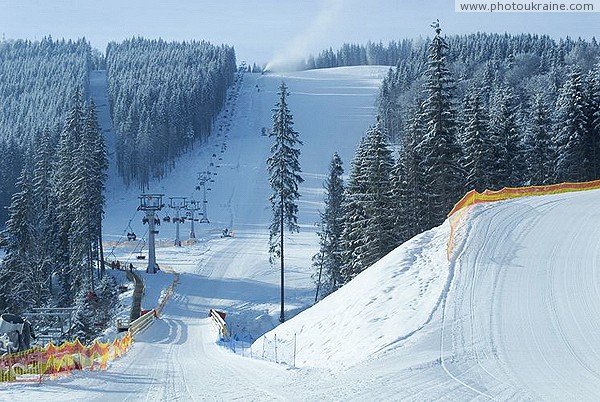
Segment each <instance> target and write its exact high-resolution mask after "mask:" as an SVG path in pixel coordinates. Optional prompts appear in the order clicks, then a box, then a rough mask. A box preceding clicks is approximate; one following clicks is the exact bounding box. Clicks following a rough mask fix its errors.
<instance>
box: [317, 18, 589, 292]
mask: <svg viewBox="0 0 600 402" xmlns="http://www.w3.org/2000/svg"><path fill="white" fill-rule="evenodd" d="M433 26H434V29H435V36H434V37H433V39H431V40H428V41H427V42H426V43H425V44H423V46H422V47H415V48H414V49H413V52H412V54H411V56H410V57H408V58H406V59H404V60H401V62H400V63H399V64H398V67H397V68H396V69H395V70H392V69H390V71H389V74H388V75H387V77H386V78H385V80H384V82H383V84H382V87H381V92H380V98H379V102H378V106H379V116H380V117H379V121H378V123H377V124H376V125H375V126H374V127H372V128H371V129H370V130H369V131H368V132H367V134H366V135H365V137H364V138H363V139H362V141H361V143H360V145H359V147H358V149H357V151H356V154H355V157H354V159H353V161H352V165H351V171H350V177H349V180H348V183H347V184H346V186H345V189H344V192H343V194H344V201H343V207H341V208H339V207H332V202H331V199H330V197H331V196H332V193H331V192H330V189H329V187H330V183H331V181H332V180H333V178H334V177H337V176H336V173H334V172H335V171H336V170H334V169H333V165H332V170H331V171H330V177H329V178H328V181H327V182H326V188H327V190H326V198H325V200H326V203H325V212H324V213H323V214H322V221H321V223H320V232H319V238H320V246H321V247H320V250H319V253H318V254H316V255H315V256H314V258H313V262H314V264H313V265H314V266H315V268H316V273H315V278H318V279H317V286H319V287H320V288H321V290H320V297H323V296H325V295H327V294H328V293H330V292H331V291H334V290H335V289H336V288H338V287H339V286H341V285H343V284H344V283H346V282H348V281H350V280H351V279H352V278H354V277H355V276H356V275H358V274H359V273H360V272H362V271H363V270H364V269H366V268H367V267H368V266H370V265H372V264H373V263H374V262H376V261H377V260H379V259H380V258H381V257H383V256H384V255H385V254H386V253H387V252H389V251H390V250H392V249H393V248H394V247H396V246H398V245H399V244H401V243H402V242H404V241H406V240H408V239H409V238H411V237H412V236H414V235H416V234H418V233H420V232H422V231H424V230H427V229H430V228H432V227H434V226H436V225H439V224H440V223H442V222H443V220H444V219H445V218H446V216H447V214H448V212H449V211H450V210H451V208H452V207H453V205H454V203H455V202H457V201H458V200H459V198H460V197H461V196H462V195H463V194H464V193H465V192H466V191H468V190H470V189H473V188H474V189H476V190H478V191H483V190H484V189H486V188H489V189H500V188H502V187H505V186H522V185H536V184H549V183H554V182H560V181H583V180H593V179H598V178H600V172H599V171H598V169H599V167H600V166H599V165H600V125H599V123H600V112H599V111H598V110H600V109H599V106H600V103H599V102H600V63H597V64H595V65H594V63H593V62H592V61H593V60H598V59H597V58H598V55H600V49H599V47H598V45H597V43H596V42H595V41H594V40H592V41H591V42H585V41H582V40H577V41H573V40H571V39H565V40H560V41H558V42H554V41H552V40H550V39H549V38H547V37H537V36H534V35H517V36H510V35H484V34H477V35H469V36H464V37H451V38H445V37H443V36H442V35H441V29H440V27H439V24H437V23H434V25H433ZM392 148H395V149H398V150H399V153H398V155H397V157H396V158H394V157H393V156H392V151H391V149H392ZM337 172H338V173H337V174H339V169H338V170H337ZM338 187H339V185H338ZM337 191H338V193H339V190H337ZM334 227H342V229H341V231H342V234H341V237H340V238H341V241H340V242H337V241H332V240H331V239H332V237H331V235H330V230H331V228H334ZM338 256H341V258H339V259H338ZM333 278H335V279H333Z"/></svg>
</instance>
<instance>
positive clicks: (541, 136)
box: [525, 94, 555, 185]
mask: <svg viewBox="0 0 600 402" xmlns="http://www.w3.org/2000/svg"><path fill="white" fill-rule="evenodd" d="M531 110H532V112H533V115H532V116H531V122H530V124H529V127H528V135H527V137H526V141H525V149H526V155H527V165H528V166H529V170H528V178H529V180H530V183H529V184H533V185H542V184H550V183H552V182H553V181H554V176H555V173H554V161H555V153H554V144H553V143H552V133H553V132H552V120H551V119H550V112H549V110H550V107H549V105H548V103H547V101H546V100H545V97H544V95H543V94H538V95H537V96H535V97H534V99H533V104H532V105H531Z"/></svg>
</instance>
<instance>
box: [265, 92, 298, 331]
mask: <svg viewBox="0 0 600 402" xmlns="http://www.w3.org/2000/svg"><path fill="white" fill-rule="evenodd" d="M278 95H279V102H277V104H276V105H275V108H274V109H273V129H272V131H271V133H270V134H269V137H271V138H273V145H272V146H271V156H269V158H268V159H267V171H268V172H269V183H270V184H271V188H272V189H273V194H272V195H271V197H270V198H269V200H270V201H271V206H272V209H273V223H271V226H270V232H269V253H270V255H271V257H270V260H271V261H273V260H274V259H275V258H279V259H280V263H281V314H280V316H279V320H280V321H281V322H283V321H285V314H284V286H283V284H284V226H287V229H288V230H289V231H290V232H298V231H299V227H298V216H297V214H298V204H297V203H296V201H297V200H298V198H300V193H299V192H298V185H299V184H300V183H302V182H303V181H304V180H303V179H302V177H301V176H300V172H301V171H302V170H301V169H300V163H299V161H298V158H299V156H300V149H299V146H300V145H302V141H300V139H299V138H298V133H297V132H296V131H295V130H294V127H293V126H294V122H293V116H292V114H291V112H290V110H289V108H288V103H287V97H288V96H289V92H288V89H287V86H286V85H285V83H284V82H282V83H281V86H280V87H279V93H278Z"/></svg>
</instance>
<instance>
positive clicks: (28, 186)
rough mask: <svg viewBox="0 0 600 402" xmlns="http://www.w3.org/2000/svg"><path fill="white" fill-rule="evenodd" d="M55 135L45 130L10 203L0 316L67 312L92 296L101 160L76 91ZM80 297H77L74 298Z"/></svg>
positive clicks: (90, 117)
mask: <svg viewBox="0 0 600 402" xmlns="http://www.w3.org/2000/svg"><path fill="white" fill-rule="evenodd" d="M70 104H71V110H70V111H69V112H68V116H67V118H66V121H65V123H64V125H63V127H62V129H61V130H60V132H58V131H54V130H43V131H41V132H40V134H39V135H38V136H37V137H36V138H37V139H36V141H35V145H34V147H33V148H32V149H31V150H30V152H28V153H27V155H26V158H25V161H24V167H23V169H22V170H21V173H20V176H19V180H18V182H17V192H16V193H15V194H14V195H13V197H12V202H11V205H10V208H9V219H8V222H7V233H8V247H7V249H6V251H7V254H6V257H5V259H4V260H3V261H2V263H0V311H11V312H15V313H19V312H22V311H26V310H28V309H30V308H32V307H45V306H53V307H55V306H61V307H66V306H72V305H73V302H74V301H75V300H77V299H78V297H79V298H81V297H83V296H81V294H82V293H83V294H85V295H87V293H88V292H89V291H90V290H94V287H95V285H97V284H94V277H95V276H97V272H98V268H99V266H98V263H97V261H98V259H99V258H98V255H99V247H100V243H99V241H100V237H101V234H100V231H101V221H102V215H103V211H104V195H103V191H104V182H105V171H106V169H107V163H108V162H107V156H106V149H105V147H104V139H103V136H102V133H101V131H100V129H99V126H98V122H97V118H96V112H95V106H94V104H93V102H92V103H90V104H89V105H88V106H85V105H84V104H83V98H82V96H81V94H80V93H79V92H76V93H75V95H74V96H73V99H72V101H71V102H70ZM78 295H79V296H78Z"/></svg>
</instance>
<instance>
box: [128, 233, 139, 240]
mask: <svg viewBox="0 0 600 402" xmlns="http://www.w3.org/2000/svg"><path fill="white" fill-rule="evenodd" d="M136 237H137V236H136V235H135V232H127V240H129V241H135V239H136Z"/></svg>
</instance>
